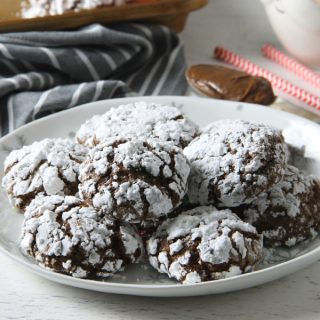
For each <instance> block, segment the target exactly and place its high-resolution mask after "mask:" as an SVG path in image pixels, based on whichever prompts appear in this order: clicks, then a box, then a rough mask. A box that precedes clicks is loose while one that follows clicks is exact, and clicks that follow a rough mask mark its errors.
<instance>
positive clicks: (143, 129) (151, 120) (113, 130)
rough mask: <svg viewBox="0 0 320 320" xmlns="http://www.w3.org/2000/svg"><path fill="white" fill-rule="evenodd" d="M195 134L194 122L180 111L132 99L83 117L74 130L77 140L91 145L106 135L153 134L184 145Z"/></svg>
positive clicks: (137, 136)
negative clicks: (104, 111) (77, 127)
mask: <svg viewBox="0 0 320 320" xmlns="http://www.w3.org/2000/svg"><path fill="white" fill-rule="evenodd" d="M197 135H198V126H197V125H196V124H195V123H193V122H192V121H190V120H189V119H187V118H186V117H185V116H184V115H183V114H182V112H181V111H180V110H179V109H177V108H175V107H170V106H166V105H161V104H156V103H146V102H135V103H132V104H126V105H120V106H119V107H117V108H111V109H110V110H109V111H107V112H106V113H105V114H103V115H96V116H94V117H92V118H91V119H89V120H87V121H86V122H85V123H84V124H83V125H82V126H81V127H80V128H79V130H78V132H77V134H76V139H77V141H78V142H79V143H81V144H84V145H86V146H89V147H93V146H95V145H97V144H99V143H102V142H103V141H104V140H106V139H108V138H110V137H115V136H119V137H124V138H131V137H135V138H139V139H143V140H145V139H150V138H153V139H154V138H156V139H159V140H161V141H171V142H173V143H174V144H175V145H176V146H178V147H182V148H183V147H185V146H186V145H188V144H189V142H190V141H191V140H192V139H193V138H194V137H195V136H197Z"/></svg>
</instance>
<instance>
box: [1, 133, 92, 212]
mask: <svg viewBox="0 0 320 320" xmlns="http://www.w3.org/2000/svg"><path fill="white" fill-rule="evenodd" d="M86 154H87V148H86V147H84V146H82V145H79V144H76V143H74V142H73V141H72V140H69V139H44V140H41V141H37V142H34V143H33V144H31V145H29V146H24V147H22V148H21V149H19V150H14V151H12V152H11V153H10V154H9V155H8V157H7V158H6V160H5V164H4V177H3V179H2V186H3V187H4V188H5V189H6V191H7V194H8V197H9V200H10V202H11V203H12V204H13V205H14V206H15V207H17V208H19V209H22V210H24V209H25V207H26V206H27V205H28V204H29V203H30V202H31V201H32V200H33V199H34V198H35V197H36V195H38V194H39V193H42V194H44V195H55V194H57V195H75V194H76V193H77V192H78V184H79V181H78V173H79V165H80V163H81V162H82V161H83V160H84V159H85V157H86Z"/></svg>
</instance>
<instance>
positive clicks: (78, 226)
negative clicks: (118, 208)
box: [20, 196, 143, 278]
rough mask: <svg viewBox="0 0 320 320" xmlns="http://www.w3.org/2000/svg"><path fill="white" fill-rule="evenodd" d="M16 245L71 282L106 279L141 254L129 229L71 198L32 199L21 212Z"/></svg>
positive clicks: (135, 237)
mask: <svg viewBox="0 0 320 320" xmlns="http://www.w3.org/2000/svg"><path fill="white" fill-rule="evenodd" d="M20 247H21V250H22V252H23V253H24V254H25V255H27V256H31V257H33V258H35V260H36V261H37V263H39V264H40V265H41V266H43V267H45V268H48V269H50V270H52V271H55V272H59V273H63V274H67V275H71V276H73V277H77V278H95V277H102V278H104V277H109V276H111V275H112V274H114V273H115V272H117V271H119V270H122V269H123V268H124V267H125V266H126V265H127V264H129V263H136V262H138V261H139V260H140V258H141V256H142V253H143V245H142V241H141V239H140V237H139V236H138V234H137V233H136V232H135V231H134V230H133V229H132V228H131V227H130V226H128V225H121V224H119V222H116V221H115V220H114V219H111V218H109V217H106V216H101V215H100V214H99V213H98V211H97V210H95V209H94V208H92V207H87V206H85V205H84V204H83V203H82V201H81V200H80V199H78V198H76V197H73V196H66V197H61V196H46V197H45V196H38V197H36V198H35V199H34V200H33V201H32V202H31V204H30V205H29V206H28V207H27V210H26V212H25V221H24V225H23V228H22V237H21V242H20Z"/></svg>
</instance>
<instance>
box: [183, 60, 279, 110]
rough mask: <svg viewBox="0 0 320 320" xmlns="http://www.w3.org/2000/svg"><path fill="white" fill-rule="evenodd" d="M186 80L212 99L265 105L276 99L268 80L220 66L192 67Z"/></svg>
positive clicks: (202, 65) (187, 73)
mask: <svg viewBox="0 0 320 320" xmlns="http://www.w3.org/2000/svg"><path fill="white" fill-rule="evenodd" d="M186 78H187V80H188V82H189V84H190V85H191V86H192V87H193V89H195V90H196V91H199V92H200V93H202V94H204V95H206V96H208V97H211V98H217V99H225V100H235V101H243V102H250V103H258V104H263V105H269V104H272V103H273V102H274V101H275V99H276V96H275V95H274V93H273V90H272V86H271V84H270V82H269V81H268V80H266V79H264V78H262V77H256V76H251V75H249V74H247V73H245V72H242V71H238V70H234V69H231V68H226V67H223V66H220V65H209V64H208V65H207V64H198V65H194V66H191V67H190V68H189V69H188V70H187V72H186Z"/></svg>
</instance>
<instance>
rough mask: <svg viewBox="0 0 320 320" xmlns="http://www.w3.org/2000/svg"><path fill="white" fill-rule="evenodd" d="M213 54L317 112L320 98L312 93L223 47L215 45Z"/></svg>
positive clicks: (319, 107)
mask: <svg viewBox="0 0 320 320" xmlns="http://www.w3.org/2000/svg"><path fill="white" fill-rule="evenodd" d="M214 55H215V57H216V58H217V59H219V60H222V61H224V62H227V63H229V64H231V65H233V66H235V67H237V68H238V69H241V70H243V71H245V72H247V73H249V74H251V75H253V76H260V77H263V78H266V79H267V80H269V81H270V82H271V84H272V86H273V87H274V88H276V89H278V90H280V91H282V92H283V93H285V94H286V95H288V96H291V97H293V98H295V99H297V100H300V101H301V102H303V103H304V104H306V105H308V106H310V107H312V108H313V109H314V110H317V112H319V111H320V98H319V97H317V96H315V95H313V94H312V93H310V92H308V91H306V90H303V89H301V88H300V87H297V86H295V85H293V84H292V83H290V82H288V81H287V80H284V79H283V78H281V77H279V76H277V75H276V74H273V73H272V72H270V71H268V70H265V69H263V68H261V67H259V66H258V65H256V64H254V63H253V62H251V61H249V60H247V59H245V58H243V57H241V56H239V55H237V54H235V53H233V52H231V51H229V50H227V49H225V48H222V47H216V48H215V50H214Z"/></svg>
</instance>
